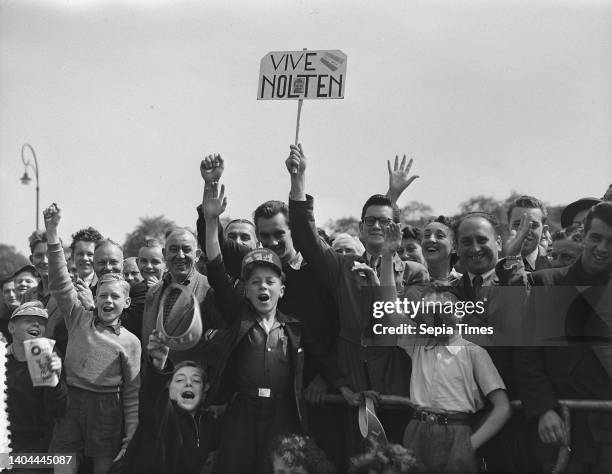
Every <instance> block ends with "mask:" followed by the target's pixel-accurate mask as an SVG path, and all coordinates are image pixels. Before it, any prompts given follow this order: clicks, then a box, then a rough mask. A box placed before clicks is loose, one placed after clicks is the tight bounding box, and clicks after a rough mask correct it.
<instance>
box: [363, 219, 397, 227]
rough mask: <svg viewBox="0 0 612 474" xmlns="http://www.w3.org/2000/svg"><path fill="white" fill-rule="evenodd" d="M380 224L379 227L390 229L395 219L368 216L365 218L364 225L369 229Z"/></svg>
mask: <svg viewBox="0 0 612 474" xmlns="http://www.w3.org/2000/svg"><path fill="white" fill-rule="evenodd" d="M377 222H378V225H379V226H381V227H389V226H390V225H391V222H393V219H389V218H388V217H374V216H368V217H364V218H363V223H364V224H365V225H367V226H368V227H372V226H373V225H374V224H376V223H377Z"/></svg>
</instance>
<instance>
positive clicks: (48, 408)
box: [6, 301, 68, 453]
mask: <svg viewBox="0 0 612 474" xmlns="http://www.w3.org/2000/svg"><path fill="white" fill-rule="evenodd" d="M48 318H49V316H48V314H47V310H46V309H44V308H43V306H42V303H40V302H39V301H33V302H29V303H24V304H22V305H21V306H19V307H18V308H17V309H16V310H15V311H14V312H13V314H12V315H11V319H10V321H9V323H8V329H9V331H10V333H11V335H12V336H13V343H12V344H11V345H10V346H9V347H8V350H7V353H8V354H7V364H6V389H7V404H8V416H9V421H10V423H11V449H12V451H13V452H16V453H24V452H38V453H42V452H46V451H47V449H48V448H49V442H50V441H51V433H52V430H53V424H54V421H55V420H56V419H58V418H60V417H62V416H63V415H64V413H65V411H66V405H67V400H68V388H67V387H66V383H65V382H64V381H63V380H62V379H60V378H59V375H60V373H61V371H62V361H61V359H60V358H59V356H58V355H57V354H55V353H52V354H50V355H49V354H46V355H44V358H43V360H42V364H41V366H42V368H43V369H45V372H46V373H48V374H53V377H48V379H49V380H50V381H51V382H53V383H52V384H48V385H46V386H44V385H41V386H34V384H33V383H32V380H33V378H36V374H31V373H30V371H29V369H28V356H29V354H27V353H26V348H25V342H26V341H39V340H41V336H43V335H44V333H45V326H46V325H47V320H48ZM42 339H44V338H42ZM45 341H47V340H45ZM32 352H36V351H35V350H33V351H32ZM34 355H36V354H34ZM40 372H42V370H41V371H39V373H40ZM33 375H34V377H33ZM51 379H53V380H51Z"/></svg>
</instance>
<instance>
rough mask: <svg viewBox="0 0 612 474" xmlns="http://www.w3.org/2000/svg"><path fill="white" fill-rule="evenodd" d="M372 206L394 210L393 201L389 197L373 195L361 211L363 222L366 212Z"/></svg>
mask: <svg viewBox="0 0 612 474" xmlns="http://www.w3.org/2000/svg"><path fill="white" fill-rule="evenodd" d="M370 206H388V207H390V208H391V209H392V210H393V209H394V207H393V203H392V202H391V199H389V198H388V197H387V196H385V195H384V194H373V195H372V196H370V197H369V198H368V200H367V201H366V202H365V204H364V205H363V208H362V209H361V220H363V218H364V217H365V215H366V211H367V210H368V207H370ZM394 217H395V216H394Z"/></svg>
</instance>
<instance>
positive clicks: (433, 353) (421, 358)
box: [381, 225, 511, 473]
mask: <svg viewBox="0 0 612 474" xmlns="http://www.w3.org/2000/svg"><path fill="white" fill-rule="evenodd" d="M398 237H399V230H398V228H397V229H396V226H394V225H392V226H391V227H390V228H389V230H387V231H386V232H385V241H386V245H385V247H388V248H393V245H392V244H391V243H392V242H393V241H396V242H397V244H399V238H398ZM381 286H382V288H383V289H384V291H382V292H381V297H383V298H384V299H390V300H394V299H395V298H396V297H397V294H396V291H395V285H394V279H393V266H392V259H391V258H390V256H385V254H383V260H382V267H381ZM421 301H422V304H426V303H433V304H428V305H427V310H426V311H424V313H426V314H422V316H423V318H422V320H421V321H419V323H417V322H416V321H417V320H419V318H418V317H417V318H411V317H410V316H409V315H405V316H406V317H405V318H402V319H403V321H404V322H406V323H409V324H411V325H412V326H413V328H414V332H415V335H407V336H402V337H400V338H399V340H398V345H399V346H400V347H402V348H403V349H404V350H406V352H407V353H408V355H409V356H410V357H411V359H412V375H411V379H410V398H411V400H412V401H413V402H414V404H415V405H416V407H415V411H414V414H413V419H412V420H411V421H410V423H409V424H408V426H407V427H406V430H405V432H404V446H406V447H407V448H410V449H411V450H413V451H414V453H415V456H416V458H417V459H418V460H419V462H422V463H423V464H424V465H425V466H426V467H427V469H428V470H429V471H430V472H444V473H450V472H457V473H475V472H478V462H477V459H476V455H475V451H476V449H478V448H479V447H480V446H482V445H483V444H484V443H485V442H486V441H488V440H489V439H490V438H491V437H493V435H495V433H497V432H498V431H499V430H500V429H501V428H502V426H503V425H504V424H505V423H506V421H507V420H508V419H509V418H510V415H511V408H510V402H509V400H508V396H507V395H506V391H505V385H504V382H503V381H502V379H501V377H500V375H499V373H498V371H497V369H496V368H495V366H494V365H493V362H492V361H491V358H490V356H489V355H488V353H487V351H486V350H484V349H483V348H482V347H480V346H478V345H476V344H474V343H472V342H469V341H466V340H465V339H463V337H462V336H461V331H459V327H458V326H457V324H458V323H459V322H460V318H457V317H456V316H455V312H454V311H452V309H454V308H455V306H454V305H455V303H457V301H458V299H457V297H456V296H455V295H454V294H453V293H452V292H451V291H450V288H435V287H432V288H431V289H428V290H426V291H425V292H424V294H423V297H422V300H421ZM442 308H444V310H442ZM448 308H451V310H449V309H448ZM428 328H429V331H431V332H432V333H433V332H436V335H433V334H429V333H428ZM432 328H433V329H432ZM436 329H437V331H436ZM484 397H486V398H487V399H488V400H489V401H490V402H491V405H492V406H493V409H492V411H491V412H490V413H489V414H488V415H487V416H486V417H485V419H484V421H482V423H481V424H480V425H479V427H478V428H477V429H476V430H475V431H474V432H472V428H471V425H472V423H473V421H474V420H473V418H474V414H475V413H476V412H478V411H479V410H481V409H482V408H483V407H484V403H485V400H484Z"/></svg>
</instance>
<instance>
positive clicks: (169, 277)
mask: <svg viewBox="0 0 612 474" xmlns="http://www.w3.org/2000/svg"><path fill="white" fill-rule="evenodd" d="M195 272H196V269H195V265H194V266H193V268H192V269H191V271H190V272H189V275H187V278H185V279H184V280H183V281H182V282H181V283H178V282H175V281H174V278H172V274H171V273H170V272H166V274H165V275H164V276H163V280H164V284H165V285H166V286H167V285H169V284H171V283H177V284H179V285H184V286H187V285H189V283H191V281H192V280H193V276H194V274H195Z"/></svg>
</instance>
